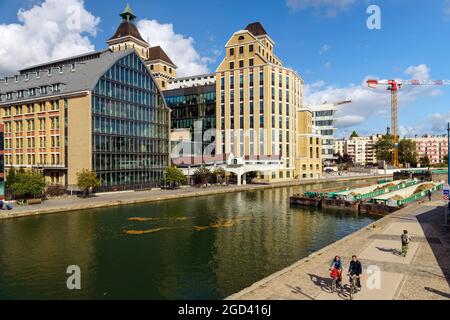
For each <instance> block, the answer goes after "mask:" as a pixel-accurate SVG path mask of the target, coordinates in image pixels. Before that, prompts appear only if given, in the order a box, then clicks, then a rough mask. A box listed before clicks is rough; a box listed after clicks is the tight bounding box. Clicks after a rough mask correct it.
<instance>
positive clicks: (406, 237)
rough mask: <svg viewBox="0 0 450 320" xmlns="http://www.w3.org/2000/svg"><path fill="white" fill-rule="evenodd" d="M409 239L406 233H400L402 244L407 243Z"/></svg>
mask: <svg viewBox="0 0 450 320" xmlns="http://www.w3.org/2000/svg"><path fill="white" fill-rule="evenodd" d="M409 241H410V238H409V236H408V235H407V234H402V243H403V244H408V243H409Z"/></svg>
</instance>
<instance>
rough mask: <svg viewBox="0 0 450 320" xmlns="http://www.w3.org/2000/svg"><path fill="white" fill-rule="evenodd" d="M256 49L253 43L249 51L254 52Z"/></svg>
mask: <svg viewBox="0 0 450 320" xmlns="http://www.w3.org/2000/svg"><path fill="white" fill-rule="evenodd" d="M254 50H255V47H254V46H253V44H251V45H249V46H248V51H249V52H253V51H254Z"/></svg>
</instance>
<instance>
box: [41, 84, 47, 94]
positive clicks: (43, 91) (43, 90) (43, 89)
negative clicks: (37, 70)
mask: <svg viewBox="0 0 450 320" xmlns="http://www.w3.org/2000/svg"><path fill="white" fill-rule="evenodd" d="M40 90H41V94H47V87H46V86H44V87H41V89H40Z"/></svg>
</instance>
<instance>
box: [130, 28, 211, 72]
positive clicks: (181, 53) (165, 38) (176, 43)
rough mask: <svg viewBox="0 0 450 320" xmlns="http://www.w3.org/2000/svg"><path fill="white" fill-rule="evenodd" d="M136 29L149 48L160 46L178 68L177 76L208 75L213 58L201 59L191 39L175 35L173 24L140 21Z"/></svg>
mask: <svg viewBox="0 0 450 320" xmlns="http://www.w3.org/2000/svg"><path fill="white" fill-rule="evenodd" d="M137 27H138V29H139V31H140V33H141V35H142V37H143V38H144V39H145V40H147V39H148V40H149V42H150V45H151V46H161V47H162V48H163V49H164V51H165V52H166V53H167V55H168V56H169V57H170V59H171V60H172V61H173V62H174V63H175V64H176V65H177V66H178V68H179V69H178V70H177V75H178V76H181V77H182V76H189V75H197V74H203V73H208V72H209V69H208V63H211V62H212V61H213V60H214V59H215V58H214V57H215V55H216V54H217V55H218V53H217V52H216V53H215V54H214V55H213V57H212V58H211V57H202V56H201V55H200V54H199V53H198V52H197V51H196V50H195V48H194V44H195V41H194V39H193V38H192V37H185V36H184V35H182V34H178V33H175V31H174V29H173V24H170V23H165V24H164V23H163V24H162V23H159V22H158V21H156V20H145V19H144V20H140V21H138V23H137ZM211 59H212V60H211Z"/></svg>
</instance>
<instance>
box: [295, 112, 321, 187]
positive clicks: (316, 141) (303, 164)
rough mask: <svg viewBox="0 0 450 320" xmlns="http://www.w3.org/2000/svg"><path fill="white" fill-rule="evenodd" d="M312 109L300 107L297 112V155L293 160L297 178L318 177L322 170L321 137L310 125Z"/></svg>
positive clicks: (317, 130)
mask: <svg viewBox="0 0 450 320" xmlns="http://www.w3.org/2000/svg"><path fill="white" fill-rule="evenodd" d="M313 114H314V111H312V110H311V109H308V108H302V109H300V110H299V111H298V113H297V128H298V131H297V155H296V160H295V168H296V175H297V177H296V178H298V179H308V178H309V179H312V178H320V177H321V173H322V171H323V163H322V162H323V161H322V160H323V159H322V150H323V145H322V144H323V137H322V135H321V134H319V129H318V128H316V127H314V126H313V125H312V123H313V121H312V119H313Z"/></svg>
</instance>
